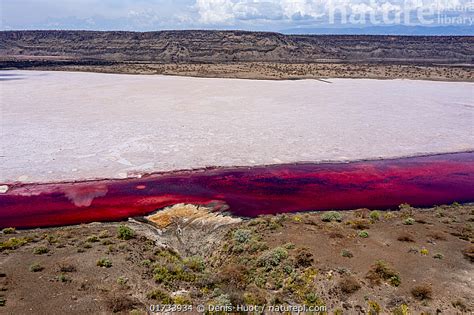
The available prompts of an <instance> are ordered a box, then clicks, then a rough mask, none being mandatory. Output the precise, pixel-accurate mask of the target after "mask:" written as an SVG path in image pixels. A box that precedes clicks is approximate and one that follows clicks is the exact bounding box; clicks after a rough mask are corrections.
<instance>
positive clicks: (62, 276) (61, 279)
mask: <svg viewBox="0 0 474 315" xmlns="http://www.w3.org/2000/svg"><path fill="white" fill-rule="evenodd" d="M58 281H59V282H71V281H72V280H71V278H69V277H68V276H66V275H65V274H60V275H59V276H58Z"/></svg>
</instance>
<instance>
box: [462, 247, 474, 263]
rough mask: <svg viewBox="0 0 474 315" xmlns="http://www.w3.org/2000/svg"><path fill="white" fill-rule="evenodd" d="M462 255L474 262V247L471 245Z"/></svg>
mask: <svg viewBox="0 0 474 315" xmlns="http://www.w3.org/2000/svg"><path fill="white" fill-rule="evenodd" d="M462 254H463V255H464V257H465V258H466V259H469V260H470V261H471V262H474V245H469V246H468V247H466V248H465V249H463V250H462Z"/></svg>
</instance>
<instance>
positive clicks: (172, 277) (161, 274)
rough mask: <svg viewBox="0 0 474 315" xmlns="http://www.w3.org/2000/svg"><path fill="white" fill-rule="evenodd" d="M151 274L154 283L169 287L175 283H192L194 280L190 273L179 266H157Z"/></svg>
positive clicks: (194, 277)
mask: <svg viewBox="0 0 474 315" xmlns="http://www.w3.org/2000/svg"><path fill="white" fill-rule="evenodd" d="M153 274H154V276H153V278H154V279H155V281H156V282H158V283H163V284H164V285H171V284H173V283H175V282H177V281H184V282H192V281H194V280H195V279H196V276H195V275H194V274H193V273H192V272H190V271H186V270H185V269H184V268H183V266H182V265H180V264H167V265H166V266H163V265H157V266H156V267H155V269H153Z"/></svg>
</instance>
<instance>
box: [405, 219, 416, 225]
mask: <svg viewBox="0 0 474 315" xmlns="http://www.w3.org/2000/svg"><path fill="white" fill-rule="evenodd" d="M403 224H405V225H413V224H415V219H413V218H406V219H405V220H404V221H403Z"/></svg>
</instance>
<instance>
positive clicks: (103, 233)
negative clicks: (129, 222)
mask: <svg viewBox="0 0 474 315" xmlns="http://www.w3.org/2000/svg"><path fill="white" fill-rule="evenodd" d="M109 236H110V234H109V231H108V230H102V231H100V233H99V238H107V237H109Z"/></svg>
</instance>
